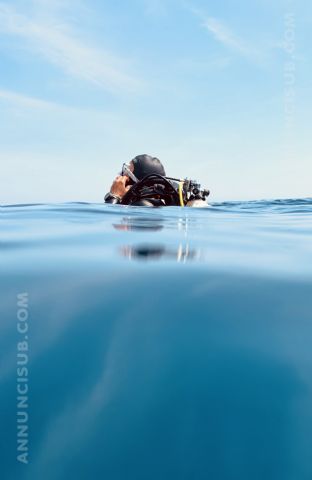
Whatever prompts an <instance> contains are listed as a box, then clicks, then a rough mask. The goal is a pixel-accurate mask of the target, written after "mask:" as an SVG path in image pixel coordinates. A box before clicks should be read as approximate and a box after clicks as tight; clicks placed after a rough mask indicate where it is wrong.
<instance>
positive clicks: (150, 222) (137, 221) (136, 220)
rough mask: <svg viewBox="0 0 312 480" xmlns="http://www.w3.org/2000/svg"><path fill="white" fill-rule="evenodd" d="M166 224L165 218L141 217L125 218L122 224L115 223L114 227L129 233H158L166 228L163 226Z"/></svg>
mask: <svg viewBox="0 0 312 480" xmlns="http://www.w3.org/2000/svg"><path fill="white" fill-rule="evenodd" d="M163 222H164V219H163V218H157V217H155V218H144V217H143V218H141V217H124V218H123V219H122V222H121V223H113V227H114V228H115V229H116V230H121V231H129V230H134V231H135V230H136V231H139V230H143V231H146V230H149V231H153V232H157V231H159V230H162V229H163V228H164V226H163V225H162V224H163Z"/></svg>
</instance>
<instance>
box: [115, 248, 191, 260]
mask: <svg viewBox="0 0 312 480" xmlns="http://www.w3.org/2000/svg"><path fill="white" fill-rule="evenodd" d="M120 252H121V254H122V256H124V257H126V258H128V260H143V261H145V260H166V259H168V260H175V261H176V262H181V263H186V262H188V261H192V260H198V259H199V258H200V252H199V251H198V250H197V251H196V250H192V249H190V248H189V245H188V244H187V245H179V246H178V248H176V249H174V248H167V247H165V246H164V245H137V246H135V245H127V246H125V247H122V248H121V249H120Z"/></svg>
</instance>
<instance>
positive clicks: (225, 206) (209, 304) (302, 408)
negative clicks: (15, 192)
mask: <svg viewBox="0 0 312 480" xmlns="http://www.w3.org/2000/svg"><path fill="white" fill-rule="evenodd" d="M311 234H312V200H311V199H301V200H276V201H262V202H243V203H242V202H227V203H217V204H212V205H211V207H209V208H206V209H187V208H184V209H182V208H178V207H167V208H162V209H149V208H139V207H125V206H113V205H102V204H85V203H72V204H61V205H11V206H4V207H3V208H2V209H1V265H2V268H1V276H0V282H1V299H2V301H1V311H2V315H1V323H0V329H1V335H0V347H1V364H0V385H1V399H0V407H1V408H0V412H1V413H0V415H1V430H2V432H1V452H2V461H1V470H2V475H1V478H3V479H15V478H21V479H27V480H28V479H29V480H37V479H40V480H41V479H42V478H45V479H47V480H49V479H51V480H52V479H53V480H54V479H68V478H77V479H86V480H87V479H90V478H107V479H108V480H117V479H118V480H119V479H120V480H128V479H129V480H132V479H133V480H134V479H135V480H140V479H142V480H146V479H149V480H159V479H162V480H163V479H165V480H166V479H175V478H178V479H213V480H234V479H235V480H236V479H237V480H247V479H248V480H250V479H253V480H257V479H259V480H263V479H264V478H265V479H269V480H271V479H272V480H273V479H274V480H311V478H312V347H311V345H312V243H311ZM23 292H24V293H27V295H28V297H27V298H28V307H27V308H28V312H29V317H28V319H27V321H28V325H29V330H28V332H27V344H28V347H29V351H28V364H27V368H28V383H29V395H28V397H29V398H28V404H29V405H28V407H27V413H28V415H29V418H28V427H29V429H28V440H29V443H28V460H29V463H28V464H27V465H23V464H21V463H19V462H17V460H16V456H17V433H16V429H17V427H16V415H17V401H16V385H17V346H16V345H17V342H19V341H21V333H19V332H18V331H17V323H18V320H17V315H18V313H17V312H18V309H19V307H18V305H17V295H18V294H20V293H23Z"/></svg>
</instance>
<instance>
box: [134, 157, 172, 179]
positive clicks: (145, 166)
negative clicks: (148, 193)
mask: <svg viewBox="0 0 312 480" xmlns="http://www.w3.org/2000/svg"><path fill="white" fill-rule="evenodd" d="M132 163H133V166H134V170H133V173H134V175H135V176H136V177H137V178H138V179H139V180H141V179H142V178H144V177H146V175H150V174H151V173H157V174H158V175H162V176H165V175H166V172H165V169H164V166H163V164H162V163H161V161H160V160H159V159H158V158H156V157H151V156H150V155H146V154H144V155H138V156H136V157H135V158H134V159H133V160H132Z"/></svg>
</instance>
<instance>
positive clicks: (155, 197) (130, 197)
mask: <svg viewBox="0 0 312 480" xmlns="http://www.w3.org/2000/svg"><path fill="white" fill-rule="evenodd" d="M209 194H210V191H209V190H207V189H203V190H202V189H201V186H200V184H199V183H198V182H197V181H195V180H188V179H187V178H186V179H184V180H179V179H177V178H172V177H163V176H162V175H158V174H156V173H152V174H151V175H147V176H146V177H144V178H143V179H142V180H139V181H137V182H136V183H134V185H133V186H132V187H131V188H130V190H129V191H128V192H127V193H126V194H125V195H124V197H123V199H122V201H121V203H122V204H123V205H133V204H139V203H140V202H144V201H146V202H149V203H150V204H152V205H153V206H164V205H166V206H181V207H184V206H185V205H187V203H188V202H191V201H194V200H201V201H203V202H205V201H206V198H207V197H208V195H209ZM141 204H142V203H141Z"/></svg>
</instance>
